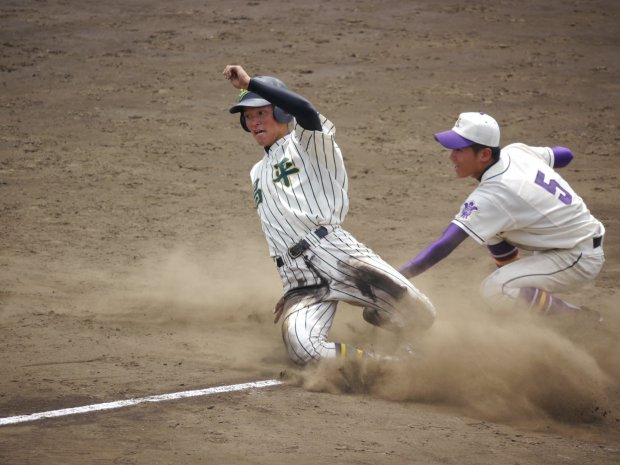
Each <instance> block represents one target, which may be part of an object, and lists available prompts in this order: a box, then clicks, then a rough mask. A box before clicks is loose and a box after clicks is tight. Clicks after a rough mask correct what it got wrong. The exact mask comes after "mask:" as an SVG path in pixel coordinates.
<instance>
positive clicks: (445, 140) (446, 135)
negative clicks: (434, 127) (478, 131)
mask: <svg viewBox="0 0 620 465" xmlns="http://www.w3.org/2000/svg"><path fill="white" fill-rule="evenodd" d="M435 140H436V141H437V142H439V143H440V144H441V145H443V146H444V147H445V148H447V149H452V150H454V149H464V148H465V147H469V146H470V145H473V144H475V142H472V141H471V140H469V139H465V138H464V137H462V136H459V135H458V134H457V133H456V132H454V131H453V130H452V129H450V130H449V131H444V132H438V133H437V134H435Z"/></svg>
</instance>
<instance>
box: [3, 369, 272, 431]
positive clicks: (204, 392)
mask: <svg viewBox="0 0 620 465" xmlns="http://www.w3.org/2000/svg"><path fill="white" fill-rule="evenodd" d="M279 384H283V383H282V381H278V380H277V379H266V380H264V381H254V382H251V383H243V384H231V385H229V386H217V387H212V388H206V389H197V390H194V391H181V392H172V393H170V394H160V395H157V396H148V397H138V398H135V399H127V400H118V401H115V402H105V403H103V404H92V405H85V406H83V407H73V408H65V409H61V410H50V411H48V412H40V413H31V414H29V415H19V416H15V417H6V418H0V426H6V425H14V424H16V423H25V422H28V421H36V420H42V419H44V418H54V417H64V416H67V415H76V414H78V413H90V412H98V411H101V410H112V409H117V408H122V407H130V406H132V405H138V404H143V403H145V402H163V401H166V400H176V399H185V398H187V397H200V396H209V395H211V394H222V393H226V392H236V391H243V390H245V389H260V388H264V387H269V386H277V385H279Z"/></svg>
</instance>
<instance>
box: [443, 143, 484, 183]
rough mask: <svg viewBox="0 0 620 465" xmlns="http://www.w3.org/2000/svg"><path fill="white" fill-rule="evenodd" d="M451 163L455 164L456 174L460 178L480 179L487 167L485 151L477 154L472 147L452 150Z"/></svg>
mask: <svg viewBox="0 0 620 465" xmlns="http://www.w3.org/2000/svg"><path fill="white" fill-rule="evenodd" d="M450 161H451V162H452V163H453V165H454V172H455V173H456V175H457V176H458V177H459V178H466V177H469V176H471V177H472V178H476V179H478V178H479V177H480V175H481V174H482V173H483V172H484V170H485V169H486V165H487V163H486V161H485V157H484V156H483V151H479V152H477V153H476V152H474V149H473V148H472V147H465V148H464V149H454V150H452V152H450Z"/></svg>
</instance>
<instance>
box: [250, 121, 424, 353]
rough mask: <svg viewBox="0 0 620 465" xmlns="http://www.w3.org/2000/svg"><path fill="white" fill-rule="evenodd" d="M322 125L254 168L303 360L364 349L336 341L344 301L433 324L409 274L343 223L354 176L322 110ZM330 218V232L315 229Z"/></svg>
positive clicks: (399, 322) (277, 147)
mask: <svg viewBox="0 0 620 465" xmlns="http://www.w3.org/2000/svg"><path fill="white" fill-rule="evenodd" d="M319 118H320V121H321V124H322V130H321V131H311V130H306V129H304V128H302V127H301V126H299V125H298V124H297V123H296V122H295V123H294V129H293V131H292V132H290V133H289V134H287V135H286V136H285V137H283V138H282V139H280V140H278V141H277V142H275V143H274V144H273V145H272V146H271V147H269V150H268V151H267V152H266V153H265V155H264V156H263V158H262V160H261V161H259V162H258V163H257V164H256V165H254V167H253V168H252V171H251V173H250V177H251V180H252V185H253V187H254V198H255V201H256V210H257V213H258V216H259V218H260V221H261V227H262V229H263V232H264V233H265V238H266V239H267V244H268V246H269V253H270V255H271V256H272V257H274V259H276V258H279V259H280V260H281V261H282V262H283V263H284V265H283V266H281V267H280V268H278V272H279V273H280V277H281V279H282V284H283V287H284V291H285V293H286V302H285V315H284V317H283V323H282V336H283V339H284V343H285V346H286V348H287V350H288V354H289V357H290V358H291V360H293V361H295V362H296V363H299V364H305V363H308V362H309V361H311V360H315V359H319V358H324V357H337V356H341V357H345V356H347V354H350V356H353V357H358V356H360V354H362V353H363V352H362V351H361V350H360V349H357V348H355V347H351V346H348V347H347V345H346V344H342V343H335V342H328V340H327V337H328V333H329V330H330V328H331V326H332V324H333V321H334V316H335V312H336V307H337V303H338V301H345V302H348V303H350V304H353V305H357V306H361V307H364V318H365V319H366V320H367V321H368V322H370V323H372V324H376V325H380V326H386V327H387V328H405V327H412V326H417V327H419V328H428V327H429V326H430V325H431V324H432V322H433V320H434V317H435V309H434V307H433V305H432V304H431V302H430V301H429V300H428V298H426V296H424V295H423V294H421V293H420V292H419V291H418V290H417V289H416V288H415V287H414V286H413V285H412V284H411V283H410V282H409V281H408V280H407V279H406V278H404V277H403V276H402V275H401V274H400V273H398V272H397V271H396V270H395V269H394V268H392V267H391V266H390V265H388V264H387V263H386V262H384V261H383V260H382V259H381V258H379V257H378V256H377V255H376V254H375V253H374V252H373V251H372V250H370V249H369V248H368V247H366V246H365V245H364V244H362V243H360V242H358V241H357V240H356V239H355V238H354V237H353V236H351V235H350V234H349V233H348V232H346V231H344V230H343V229H342V228H341V227H340V225H341V223H342V222H343V220H344V218H345V216H346V214H347V211H348V209H349V198H348V194H347V190H348V187H349V185H348V184H349V181H348V177H347V173H346V170H345V167H344V161H343V158H342V153H341V152H340V148H339V147H338V145H337V144H336V141H335V139H334V136H335V133H336V128H335V127H334V125H333V124H332V123H331V121H329V120H328V119H326V118H325V117H324V116H322V115H319ZM319 226H324V227H326V228H327V230H328V231H329V234H328V235H327V236H326V237H324V238H323V239H320V238H319V237H317V236H316V235H315V234H314V231H315V230H316V229H317V228H318V227H319ZM301 239H305V240H306V241H307V242H308V244H309V245H310V248H309V249H308V250H306V251H305V252H304V254H303V255H302V256H300V257H298V258H296V259H293V258H291V257H290V256H289V255H288V249H289V248H290V247H292V246H293V245H295V244H296V243H298V242H299V241H300V240H301Z"/></svg>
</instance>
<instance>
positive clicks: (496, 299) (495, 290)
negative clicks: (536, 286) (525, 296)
mask: <svg viewBox="0 0 620 465" xmlns="http://www.w3.org/2000/svg"><path fill="white" fill-rule="evenodd" d="M480 295H481V296H482V298H483V299H484V301H485V302H486V303H487V304H488V305H489V306H490V307H491V308H504V307H507V306H509V307H512V305H513V304H514V302H515V301H516V299H517V298H518V296H519V289H518V288H513V287H510V286H508V285H507V284H506V283H505V282H504V281H503V280H501V279H499V276H498V275H497V274H496V273H493V274H491V275H490V276H488V277H487V278H486V279H485V280H484V281H482V283H481V284H480Z"/></svg>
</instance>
